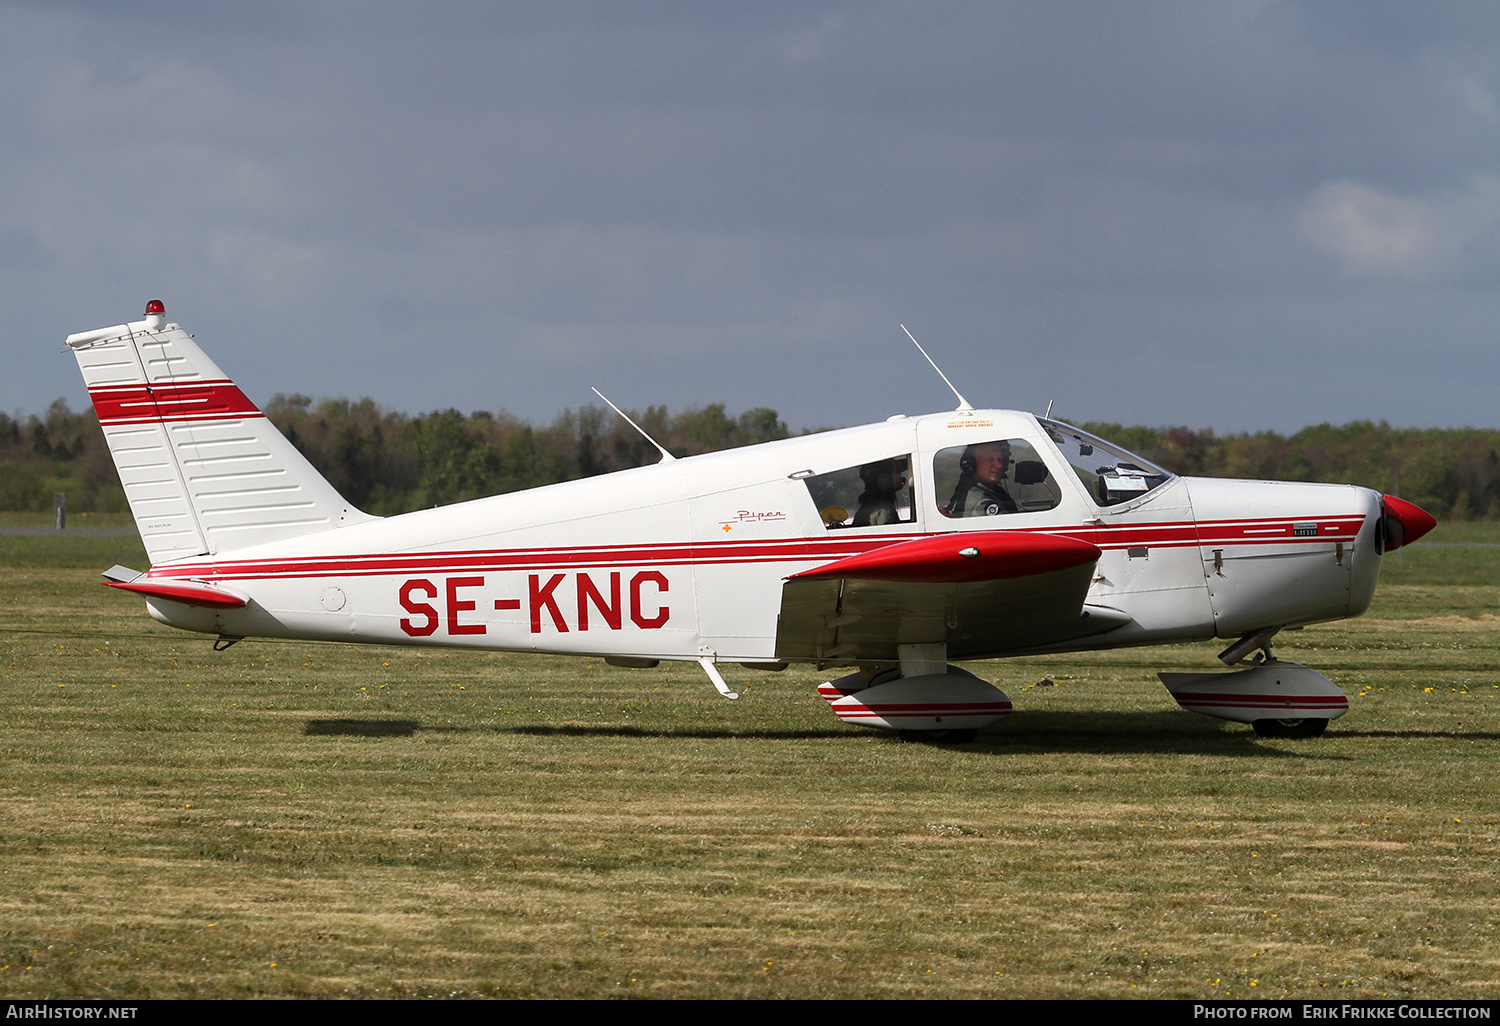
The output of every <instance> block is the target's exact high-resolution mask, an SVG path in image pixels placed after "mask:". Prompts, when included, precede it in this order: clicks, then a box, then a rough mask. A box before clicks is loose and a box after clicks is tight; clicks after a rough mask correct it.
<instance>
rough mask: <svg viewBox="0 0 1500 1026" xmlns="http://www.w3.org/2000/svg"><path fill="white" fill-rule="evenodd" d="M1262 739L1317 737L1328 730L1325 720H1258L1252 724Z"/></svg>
mask: <svg viewBox="0 0 1500 1026" xmlns="http://www.w3.org/2000/svg"><path fill="white" fill-rule="evenodd" d="M1251 726H1252V727H1254V728H1255V732H1256V733H1257V734H1259V735H1260V736H1261V737H1280V738H1291V739H1293V740H1296V739H1298V738H1307V737H1317V736H1318V735H1319V734H1321V733H1323V731H1325V730H1327V729H1328V721H1327V720H1325V719H1304V720H1256V721H1255V722H1254V723H1252V724H1251Z"/></svg>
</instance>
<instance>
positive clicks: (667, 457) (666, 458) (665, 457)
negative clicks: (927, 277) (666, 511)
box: [589, 372, 941, 463]
mask: <svg viewBox="0 0 1500 1026" xmlns="http://www.w3.org/2000/svg"><path fill="white" fill-rule="evenodd" d="M939 373H941V372H939ZM589 391H590V392H593V393H594V394H595V395H597V396H598V397H599V398H600V399H603V400H604V401H605V402H606V403H609V408H610V409H611V410H614V411H615V413H616V414H618V415H619V417H620V419H621V420H623V421H624V422H625V423H627V424H629V425H630V426H631V427H633V428H635V429H636V430H637V431H638V432H640V435H641V437H642V438H644V439H645V440H646V441H648V442H650V443H651V444H652V445H654V446H656V451H657V452H659V453H661V461H662V462H663V463H670V462H672V461H673V460H675V459H676V458H677V457H676V456H673V455H672V454H671V453H669V452H667V450H666V448H665V447H664V446H663V445H662V444H661V443H660V442H658V441H657V440H656V439H654V438H652V437H651V436H650V435H648V434H646V429H645V428H643V427H641V426H640V425H639V424H637V423H636V422H635V421H633V420H631V419H630V418H629V417H627V416H625V411H624V410H622V409H620V408H619V407H618V406H616V405H615V404H614V403H611V402H609V396H607V395H605V394H604V393H603V392H601V391H599V390H598V389H597V388H595V387H594V386H593V385H590V386H589Z"/></svg>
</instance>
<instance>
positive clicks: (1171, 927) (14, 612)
mask: <svg viewBox="0 0 1500 1026" xmlns="http://www.w3.org/2000/svg"><path fill="white" fill-rule="evenodd" d="M1435 540H1441V539H1440V537H1439V536H1435ZM0 541H3V542H5V543H6V544H8V545H9V547H7V548H4V549H0V558H3V562H4V566H3V567H0V718H3V720H0V729H3V735H0V736H3V741H0V800H3V803H4V806H3V807H4V809H5V816H4V818H3V820H0V967H3V968H0V993H3V994H4V995H5V996H6V997H10V998H39V997H122V998H147V997H238V996H245V997H249V996H358V997H377V996H429V997H442V996H502V997H505V996H530V995H538V996H548V997H570V996H574V997H606V996H608V997H614V996H619V997H627V996H628V997H850V996H854V997H1039V998H1040V997H1121V996H1141V997H1187V998H1200V997H1201V998H1217V997H1225V996H1229V997H1290V996H1298V997H1341V998H1345V997H1379V996H1382V995H1388V996H1390V997H1398V996H1401V997H1452V998H1479V997H1494V996H1495V993H1496V986H1495V983H1494V981H1495V980H1496V979H1497V978H1500V882H1497V878H1496V873H1495V871H1494V869H1495V862H1496V857H1497V855H1500V779H1497V777H1500V775H1497V774H1496V773H1495V764H1496V756H1497V754H1500V651H1497V649H1500V635H1497V633H1496V630H1495V627H1496V625H1497V623H1500V621H1497V620H1496V619H1495V617H1496V614H1497V613H1500V608H1497V599H1500V594H1497V588H1496V585H1495V582H1497V581H1500V574H1497V573H1496V571H1497V570H1500V565H1497V563H1496V560H1497V559H1500V550H1488V549H1483V548H1471V549H1463V550H1459V549H1439V548H1436V547H1431V548H1428V549H1423V548H1422V547H1421V546H1420V545H1418V546H1415V547H1413V548H1412V549H1411V550H1410V551H1409V552H1406V553H1405V554H1404V555H1403V558H1402V560H1401V562H1400V564H1399V565H1397V564H1396V563H1394V562H1392V561H1390V560H1388V561H1387V563H1386V569H1385V576H1386V578H1387V580H1385V581H1384V582H1383V583H1382V587H1381V590H1380V592H1379V593H1378V595H1377V599H1376V606H1375V608H1373V609H1372V610H1371V613H1370V615H1369V616H1368V617H1367V618H1365V619H1362V620H1355V621H1349V622H1345V623H1340V624H1332V625H1327V626H1322V627H1316V628H1308V629H1307V630H1304V631H1299V632H1288V633H1285V634H1283V635H1281V636H1280V637H1279V638H1278V642H1279V644H1278V654H1279V655H1281V656H1282V657H1284V658H1290V659H1295V660H1297V661H1300V662H1305V663H1308V664H1309V665H1312V666H1314V667H1315V668H1317V669H1319V670H1321V671H1323V672H1325V673H1327V674H1328V675H1329V676H1330V677H1332V678H1333V679H1334V680H1336V681H1337V682H1338V683H1340V684H1341V686H1343V687H1344V689H1345V690H1346V691H1347V692H1348V693H1349V695H1350V698H1351V706H1352V708H1351V710H1350V712H1349V714H1348V715H1347V716H1346V717H1344V718H1343V719H1341V720H1338V721H1336V722H1335V723H1334V724H1333V725H1332V726H1331V727H1330V729H1329V733H1328V734H1327V735H1326V736H1325V737H1323V738H1321V739H1318V740H1316V741H1267V740H1261V739H1258V738H1256V737H1255V736H1254V735H1253V734H1252V733H1251V732H1250V731H1249V730H1248V729H1247V728H1244V727H1242V726H1238V725H1233V724H1226V723H1222V722H1220V721H1216V720H1211V719H1207V718H1204V717H1200V716H1195V715H1192V714H1189V713H1185V712H1182V711H1180V710H1178V709H1176V707H1175V706H1174V705H1173V704H1172V702H1171V700H1170V698H1169V697H1168V696H1167V694H1166V692H1165V690H1164V689H1163V688H1162V687H1161V686H1160V685H1159V684H1158V683H1157V682H1156V679H1155V673H1156V671H1157V670H1161V669H1176V668H1193V667H1202V668H1204V669H1209V668H1212V666H1213V658H1212V657H1213V653H1214V652H1215V651H1217V649H1218V647H1219V646H1218V645H1204V646H1192V647H1181V648H1172V649H1134V650H1126V651H1120V652H1111V653H1099V654H1090V655H1083V656H1067V657H1046V658H1037V659H1028V660H1011V661H1006V662H997V663H991V664H983V665H979V666H975V667H974V669H975V670H976V672H979V673H980V674H981V676H985V677H986V678H987V679H991V680H995V681H997V682H999V683H1000V684H1001V685H1002V686H1003V687H1005V688H1006V690H1007V691H1008V692H1009V693H1010V695H1011V697H1012V698H1013V699H1014V700H1015V702H1016V705H1017V708H1018V710H1020V711H1019V712H1017V713H1016V714H1015V715H1014V716H1012V717H1010V718H1009V719H1008V720H1007V721H1005V722H1003V723H1002V724H1000V725H998V726H997V727H996V728H994V729H993V730H992V731H989V732H986V733H985V734H984V735H982V736H981V739H980V741H979V742H978V743H976V744H974V745H972V746H954V747H945V746H929V745H920V744H906V743H902V742H901V741H899V740H898V739H896V738H894V737H891V736H888V735H884V734H879V733H875V732H871V731H863V730H859V729H857V728H852V727H847V726H844V725H843V724H841V723H839V722H838V721H837V720H836V719H835V718H834V717H833V716H832V715H831V714H829V712H828V711H827V708H826V706H825V705H824V704H823V703H822V702H821V701H820V700H819V699H818V698H817V697H816V695H815V694H814V693H813V690H812V688H813V685H814V684H815V683H816V681H817V679H819V678H817V677H815V676H814V675H812V674H811V673H810V672H808V671H807V670H806V669H805V668H799V667H794V668H793V669H792V670H790V671H788V672H786V673H783V674H757V673H750V672H747V671H735V672H733V673H731V675H730V677H729V679H730V682H731V683H732V684H734V685H735V686H736V688H737V689H738V690H739V691H740V692H741V694H742V695H743V697H742V698H741V699H740V700H739V701H738V702H733V703H731V702H727V701H725V700H723V699H721V698H719V697H718V696H717V695H715V694H714V692H713V690H712V688H711V687H710V686H709V685H708V683H707V681H706V680H704V679H703V677H702V674H701V672H700V671H698V670H697V668H696V667H693V668H687V667H680V666H678V667H666V666H664V667H662V668H661V669H658V670H621V669H616V668H613V667H608V666H606V665H604V664H603V663H602V662H599V661H595V660H584V659H574V660H565V659H555V658H545V657H529V656H517V655H507V654H479V653H455V652H441V651H434V650H427V651H422V650H414V649H413V650H407V649H393V648H379V647H368V646H359V647H355V646H344V645H315V644H282V643H257V642H254V641H247V642H243V643H241V644H240V645H237V646H235V647H234V648H232V649H230V650H228V651H227V652H223V653H214V652H212V651H211V649H210V639H208V638H202V637H198V636H194V635H189V634H183V633H180V632H176V631H172V630H169V629H168V628H165V627H161V626H159V625H157V624H155V623H154V622H153V621H151V620H150V619H149V617H147V616H146V615H145V613H144V611H143V609H142V605H141V603H140V602H139V601H138V600H135V599H133V598H131V597H129V596H124V595H120V594H118V593H115V592H113V591H111V590H109V589H105V588H102V587H99V586H98V585H97V581H98V574H97V571H98V570H99V569H102V568H104V567H107V566H109V565H110V564H111V563H114V562H122V563H126V564H127V565H135V566H138V567H144V560H143V557H142V556H141V555H140V552H139V544H138V542H136V541H135V540H134V539H129V538H125V539H121V538H103V539H100V538H73V539H66V540H58V539H50V538H42V539H36V538H3V539H0ZM10 543H14V544H13V545H12V544H10ZM1448 553H1458V554H1459V556H1460V557H1462V558H1458V559H1456V560H1455V559H1452V558H1450V557H1449V555H1448ZM1491 553H1494V554H1495V555H1491Z"/></svg>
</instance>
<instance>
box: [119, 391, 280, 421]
mask: <svg viewBox="0 0 1500 1026" xmlns="http://www.w3.org/2000/svg"><path fill="white" fill-rule="evenodd" d="M89 398H90V399H92V400H93V401H94V410H95V412H97V413H98V414H99V423H100V424H104V425H113V424H154V423H156V422H158V421H187V420H191V421H200V420H243V419H245V418H247V417H261V416H264V414H262V413H261V412H260V410H258V409H256V408H255V404H254V403H252V402H251V401H250V400H249V398H247V397H246V395H245V393H244V392H241V391H240V390H239V388H238V386H236V385H235V383H234V382H232V381H172V382H157V383H155V384H152V385H123V386H116V387H111V388H93V389H90V390H89Z"/></svg>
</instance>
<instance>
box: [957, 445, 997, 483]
mask: <svg viewBox="0 0 1500 1026" xmlns="http://www.w3.org/2000/svg"><path fill="white" fill-rule="evenodd" d="M981 445H998V446H1000V451H1001V452H1003V453H1005V462H1006V464H1007V465H1008V464H1009V463H1010V443H1009V442H1005V441H995V442H973V443H971V444H969V445H968V446H966V447H965V448H964V454H963V455H962V456H960V457H959V458H958V470H959V473H961V474H963V475H965V476H966V477H973V476H974V471H976V470H978V469H979V458H978V457H977V456H975V455H974V450H975V449H977V448H978V447H979V446H981Z"/></svg>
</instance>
